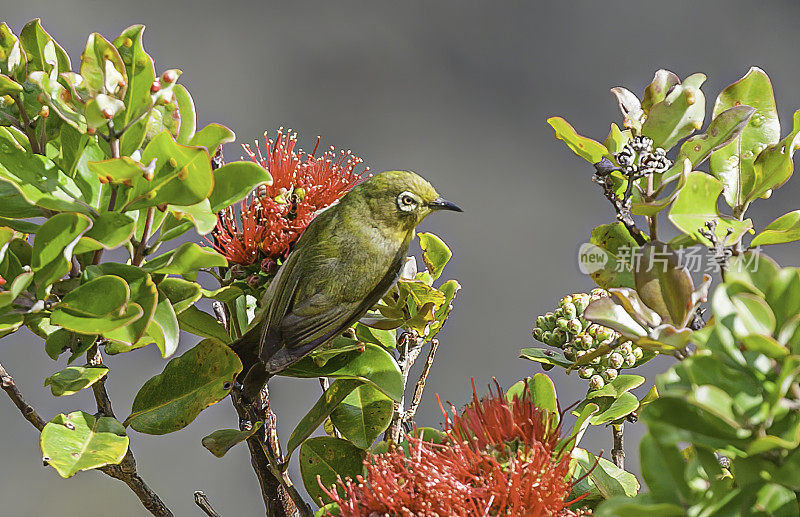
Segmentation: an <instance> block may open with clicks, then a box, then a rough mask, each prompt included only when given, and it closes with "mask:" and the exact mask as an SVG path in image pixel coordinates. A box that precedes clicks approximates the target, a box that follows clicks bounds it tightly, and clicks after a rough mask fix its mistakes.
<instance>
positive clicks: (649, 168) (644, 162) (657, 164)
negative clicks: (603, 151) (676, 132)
mask: <svg viewBox="0 0 800 517" xmlns="http://www.w3.org/2000/svg"><path fill="white" fill-rule="evenodd" d="M614 158H616V159H617V163H619V165H620V167H622V169H623V171H624V172H625V175H626V176H627V177H628V178H630V179H632V180H635V179H639V178H643V177H645V176H647V175H649V174H663V173H665V172H666V171H667V170H669V168H670V167H672V160H670V159H669V158H667V151H665V150H664V149H662V148H661V147H656V148H655V150H654V149H653V140H652V139H650V138H648V137H646V136H635V137H633V138H631V140H630V141H629V142H628V143H626V144H625V145H624V146H623V147H622V149H621V150H620V151H619V152H618V153H617V154H615V155H614Z"/></svg>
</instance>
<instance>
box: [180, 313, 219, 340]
mask: <svg viewBox="0 0 800 517" xmlns="http://www.w3.org/2000/svg"><path fill="white" fill-rule="evenodd" d="M178 325H179V326H180V328H181V330H184V331H186V332H190V333H192V334H194V335H195V336H200V337H207V338H215V339H218V340H220V341H222V342H223V343H230V342H231V338H230V336H229V335H228V331H226V330H225V327H223V326H222V325H221V324H220V322H219V321H217V319H216V318H215V317H214V316H212V315H211V314H209V313H207V312H204V311H201V310H200V309H198V308H197V307H195V306H191V307H187V308H185V309H184V310H183V311H181V312H180V314H178Z"/></svg>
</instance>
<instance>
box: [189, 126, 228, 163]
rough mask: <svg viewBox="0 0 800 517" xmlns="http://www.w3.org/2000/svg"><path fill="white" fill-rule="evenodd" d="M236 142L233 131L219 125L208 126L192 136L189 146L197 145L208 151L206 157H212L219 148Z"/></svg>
mask: <svg viewBox="0 0 800 517" xmlns="http://www.w3.org/2000/svg"><path fill="white" fill-rule="evenodd" d="M234 140H236V135H234V134H233V131H231V130H230V129H228V128H227V127H225V126H223V125H221V124H209V125H207V126H206V127H204V128H203V129H201V130H200V131H198V132H197V133H195V134H194V136H192V138H191V140H189V145H199V146H203V147H205V148H206V149H208V155H209V156H214V154H215V153H216V152H217V150H218V149H219V147H220V146H221V145H223V144H227V143H230V142H233V141H234Z"/></svg>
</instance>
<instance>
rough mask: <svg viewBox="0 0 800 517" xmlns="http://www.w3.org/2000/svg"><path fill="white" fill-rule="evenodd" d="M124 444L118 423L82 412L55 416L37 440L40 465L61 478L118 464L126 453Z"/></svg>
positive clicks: (125, 442)
mask: <svg viewBox="0 0 800 517" xmlns="http://www.w3.org/2000/svg"><path fill="white" fill-rule="evenodd" d="M128 442H129V439H128V436H127V435H126V434H125V428H124V427H122V425H121V424H120V423H119V422H117V421H116V420H114V419H113V418H111V417H100V418H95V417H93V416H92V415H90V414H89V413H84V412H83V411H75V412H74V413H70V414H68V415H64V414H60V415H56V417H55V418H53V420H51V421H50V422H48V423H47V425H45V426H44V429H43V430H42V436H41V439H40V443H41V448H42V458H43V460H44V462H45V463H46V464H48V465H50V466H51V467H53V468H54V469H56V472H58V473H59V475H61V477H64V478H68V477H72V476H74V475H75V474H77V473H78V472H80V471H81V470H90V469H96V468H98V467H102V466H104V465H117V464H119V463H120V462H121V461H122V459H123V458H125V454H126V453H127V452H128Z"/></svg>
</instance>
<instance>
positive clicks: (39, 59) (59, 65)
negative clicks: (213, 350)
mask: <svg viewBox="0 0 800 517" xmlns="http://www.w3.org/2000/svg"><path fill="white" fill-rule="evenodd" d="M19 42H20V45H21V46H22V49H23V50H24V51H25V55H26V57H27V58H28V72H29V73H30V72H31V71H33V70H42V71H44V72H48V73H49V72H50V70H52V69H53V67H56V69H57V70H58V72H59V73H60V72H68V71H70V70H71V69H72V65H71V64H70V62H69V56H67V53H66V52H65V51H64V49H63V48H61V45H59V44H58V43H56V41H55V40H54V39H53V38H52V36H50V34H48V33H47V31H45V30H44V28H42V25H41V22H40V20H39V18H36V19H35V20H31V21H29V22H28V23H27V24H26V25H25V27H23V28H22V31H21V32H20V34H19Z"/></svg>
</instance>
